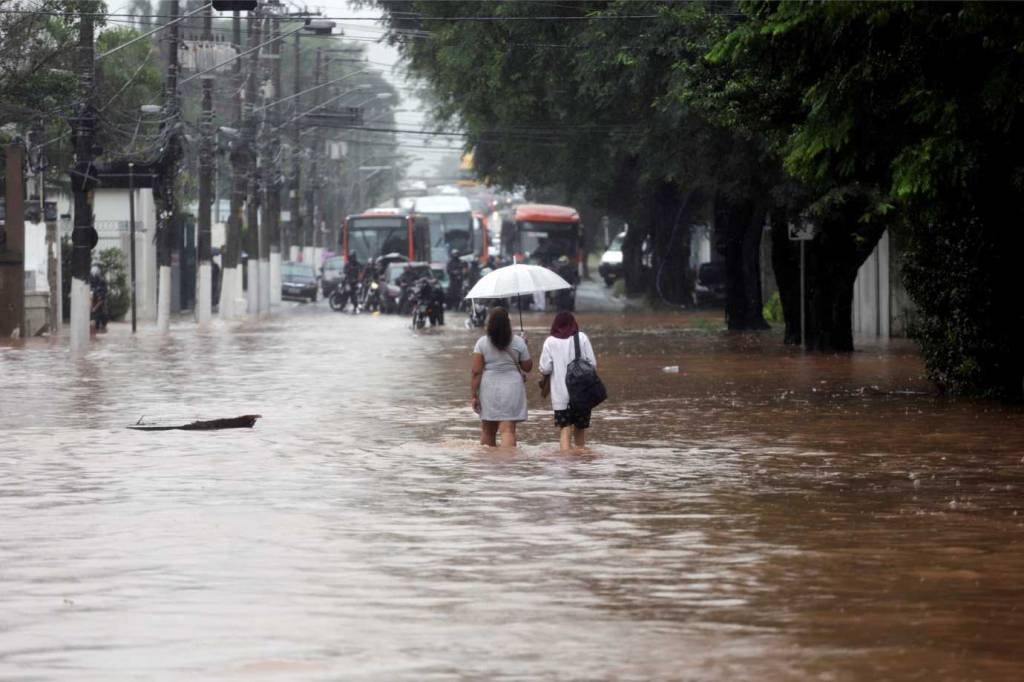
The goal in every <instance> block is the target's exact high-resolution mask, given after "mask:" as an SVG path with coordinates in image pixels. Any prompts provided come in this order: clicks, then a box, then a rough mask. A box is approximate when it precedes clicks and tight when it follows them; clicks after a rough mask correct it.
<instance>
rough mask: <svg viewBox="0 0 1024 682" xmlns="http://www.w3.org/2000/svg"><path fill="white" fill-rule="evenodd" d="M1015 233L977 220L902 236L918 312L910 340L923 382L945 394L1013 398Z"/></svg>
mask: <svg viewBox="0 0 1024 682" xmlns="http://www.w3.org/2000/svg"><path fill="white" fill-rule="evenodd" d="M1018 232H1019V231H1018V230H1016V229H1015V228H1010V227H1009V226H1005V225H1003V224H1002V223H1000V222H997V221H995V220H992V221H987V222H984V221H982V220H978V219H966V220H963V219H961V220H947V221H936V222H935V223H932V224H931V225H928V226H914V227H913V228H912V229H911V231H910V239H909V240H908V248H907V251H906V253H905V254H904V257H905V262H904V267H903V280H904V283H905V285H906V287H907V291H908V292H909V293H910V295H911V297H912V298H913V299H914V301H915V303H916V304H917V305H918V308H919V313H920V314H919V316H918V319H917V320H916V322H915V324H914V326H913V328H912V330H911V335H912V336H913V337H914V338H915V339H916V340H917V341H918V343H920V344H921V355H922V357H923V359H924V362H925V366H926V367H927V369H928V375H929V377H930V378H931V379H932V380H934V381H935V382H936V383H937V384H938V385H939V386H940V387H941V388H943V389H944V390H946V391H948V392H950V393H955V394H961V395H976V396H983V397H993V398H1002V399H1016V400H1019V399H1020V398H1021V392H1022V384H1021V380H1022V375H1024V356H1022V355H1021V348H1022V347H1024V299H1022V297H1021V295H1020V279H1019V274H1018V273H1019V271H1020V268H1019V264H1018V260H1019V258H1020V253H1021V248H1022V246H1024V244H1022V239H1021V235H1020V234H1018Z"/></svg>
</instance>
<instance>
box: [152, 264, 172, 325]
mask: <svg viewBox="0 0 1024 682" xmlns="http://www.w3.org/2000/svg"><path fill="white" fill-rule="evenodd" d="M159 277H160V281H159V284H158V285H157V291H156V328H157V330H158V331H161V332H168V331H170V330H171V266H170V265H161V266H160V275H159Z"/></svg>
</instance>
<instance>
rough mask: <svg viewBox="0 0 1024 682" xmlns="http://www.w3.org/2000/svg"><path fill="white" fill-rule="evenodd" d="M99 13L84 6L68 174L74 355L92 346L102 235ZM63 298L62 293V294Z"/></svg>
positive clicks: (96, 6) (92, 4)
mask: <svg viewBox="0 0 1024 682" xmlns="http://www.w3.org/2000/svg"><path fill="white" fill-rule="evenodd" d="M98 9H99V3H98V2H95V1H91V2H84V3H82V5H81V13H80V14H79V24H78V49H77V55H76V64H75V67H76V68H75V70H76V71H77V75H78V102H77V103H76V105H75V117H74V120H73V121H72V124H73V127H72V133H73V137H72V139H73V141H74V147H75V157H74V164H73V165H72V167H71V169H70V170H69V171H68V173H69V175H70V179H71V193H72V195H73V197H74V228H73V229H72V231H71V244H72V250H71V352H72V353H80V352H83V351H85V350H86V349H87V348H88V345H89V317H90V315H89V314H90V312H91V309H92V305H91V299H92V296H91V294H90V290H89V268H90V266H91V265H92V249H93V247H94V246H96V242H97V241H98V235H97V234H96V227H95V225H94V223H93V213H92V201H93V190H94V189H95V187H96V184H97V180H96V173H97V171H96V167H95V165H94V164H93V160H94V149H93V145H94V135H95V132H96V64H95V45H94V27H93V22H94V15H95V13H96V11H97V10H98ZM58 294H59V292H58Z"/></svg>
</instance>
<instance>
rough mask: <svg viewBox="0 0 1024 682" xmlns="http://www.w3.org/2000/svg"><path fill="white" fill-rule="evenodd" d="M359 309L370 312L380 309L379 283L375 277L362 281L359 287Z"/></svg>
mask: <svg viewBox="0 0 1024 682" xmlns="http://www.w3.org/2000/svg"><path fill="white" fill-rule="evenodd" d="M359 310H360V311H363V312H371V313H372V312H377V311H379V310H380V283H379V282H378V281H377V278H376V277H373V278H370V279H369V280H364V281H363V285H362V286H361V287H360V296H359Z"/></svg>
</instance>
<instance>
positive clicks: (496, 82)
mask: <svg viewBox="0 0 1024 682" xmlns="http://www.w3.org/2000/svg"><path fill="white" fill-rule="evenodd" d="M380 4H381V5H382V6H384V8H385V10H386V11H387V12H388V13H389V14H388V19H389V24H390V26H391V28H392V33H391V40H392V42H394V43H396V44H398V45H399V47H400V49H401V50H402V51H403V53H404V54H405V55H406V56H407V57H408V58H409V60H410V64H411V67H412V69H413V71H414V72H415V73H417V74H419V75H420V76H422V77H423V78H424V79H426V80H427V81H428V82H429V83H430V85H431V86H432V88H433V90H434V93H435V96H436V97H437V101H438V102H439V104H438V106H437V108H436V113H437V115H438V118H439V119H440V120H441V121H442V122H443V123H447V124H452V125H460V126H462V127H463V128H465V130H466V131H467V133H468V139H467V146H468V147H470V148H472V149H473V150H474V152H475V159H474V161H475V165H476V168H477V170H478V172H479V173H480V174H481V175H482V176H486V177H487V178H489V179H491V180H492V181H496V182H499V183H503V184H528V185H530V186H531V187H534V188H537V187H561V188H563V189H564V193H565V194H566V195H567V196H568V197H570V198H571V200H572V201H573V202H574V203H582V204H592V205H595V206H598V207H600V208H602V209H603V210H606V211H609V212H611V213H613V214H616V215H620V216H625V217H627V218H628V220H629V223H630V225H631V229H630V232H629V234H628V236H627V239H626V243H625V244H624V259H625V264H626V280H627V288H628V289H630V290H631V291H636V290H637V289H638V285H639V280H640V277H641V268H640V267H639V264H640V246H641V244H642V243H643V242H644V241H645V240H647V241H649V242H650V243H651V245H652V261H653V262H652V269H651V270H652V273H651V274H652V276H651V278H650V279H649V280H648V281H647V282H645V286H646V287H647V288H648V291H649V293H650V294H651V295H654V296H658V297H660V298H661V299H663V300H666V301H668V302H670V303H677V304H678V303H683V302H685V301H688V300H689V292H690V288H691V287H692V282H691V281H690V271H689V243H690V238H689V236H690V235H689V227H690V224H691V223H693V222H695V221H698V220H702V219H706V218H707V217H708V216H709V215H710V214H711V213H712V207H713V206H714V205H720V207H721V214H722V215H726V213H727V212H726V210H725V208H724V207H725V206H726V205H732V204H738V205H740V206H747V205H750V204H751V203H757V202H755V201H754V199H753V198H752V195H753V194H755V193H758V192H763V191H764V189H763V187H762V185H763V183H750V182H748V181H749V179H750V178H752V177H753V176H756V175H757V169H756V168H755V167H752V166H751V165H750V162H751V161H752V160H753V159H754V155H752V153H751V151H752V147H751V146H750V145H747V144H745V143H744V142H743V141H741V140H737V139H736V138H735V137H734V136H732V135H731V134H730V132H729V131H727V130H724V129H722V128H720V127H717V126H713V125H709V123H708V121H707V120H706V119H705V118H703V117H701V116H699V115H695V114H694V112H693V110H692V108H690V107H688V106H686V105H685V103H682V102H681V101H680V100H678V99H677V98H674V97H671V96H669V90H670V87H671V85H672V82H673V77H674V76H673V67H674V65H675V64H677V63H679V62H680V61H690V62H692V61H696V60H699V59H700V56H701V54H702V53H703V51H705V50H706V49H707V47H708V45H707V44H706V40H707V38H708V36H709V35H711V33H710V32H709V30H708V29H709V27H710V26H717V25H719V24H716V23H715V21H716V17H715V16H713V15H712V13H710V12H708V11H707V10H706V8H705V6H703V5H692V6H690V5H687V6H666V5H665V4H664V3H656V2H583V3H574V4H572V5H558V13H559V14H561V15H565V16H567V17H568V18H569V19H570V20H550V19H549V18H548V17H549V16H550V14H551V6H548V5H543V4H532V3H505V4H500V5H493V4H490V3H482V2H457V3H415V2H381V3H380ZM464 16H488V17H490V18H492V19H493V20H488V21H458V20H457V19H456V18H457V17H464ZM424 32H428V33H429V34H430V36H431V39H430V40H421V39H419V38H420V37H421V36H422V35H423V33H424ZM410 36H414V37H412V38H410ZM739 167H743V169H744V170H743V172H742V173H739V174H733V175H730V176H728V177H727V176H726V175H725V172H726V171H725V170H723V169H727V170H735V169H736V168H739ZM740 178H742V181H740V180H739V179H740ZM762 215H763V213H762ZM741 222H742V225H743V226H742V228H740V227H739V226H738V225H739V224H740V223H741ZM755 222H756V220H753V219H751V220H747V221H746V222H743V221H738V220H737V221H734V222H733V226H732V228H731V229H730V230H728V235H729V236H728V238H726V239H724V241H726V242H728V243H729V244H730V246H732V245H735V246H736V247H737V248H726V249H725V251H726V255H725V257H726V258H727V259H728V260H729V262H730V264H732V265H734V267H732V268H730V269H729V272H730V275H731V279H732V280H734V281H736V282H739V283H740V284H739V285H737V286H735V287H732V288H731V290H730V291H731V294H730V306H729V314H728V315H727V319H728V322H729V325H730V327H733V328H737V329H745V328H763V327H765V326H766V325H765V323H764V320H763V319H762V317H761V301H760V289H759V287H760V277H759V272H758V268H759V265H758V258H759V255H758V254H759V251H758V249H757V245H758V243H759V239H760V233H761V231H760V225H756V226H755V227H756V229H755V230H753V232H752V233H753V234H754V235H755V236H756V240H754V239H749V238H747V239H744V238H743V236H742V235H749V234H751V231H750V230H749V229H748V228H749V227H750V225H752V224H754V223H755ZM752 298H756V299H758V300H757V302H756V305H748V304H747V303H745V302H749V300H751V299H752Z"/></svg>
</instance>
